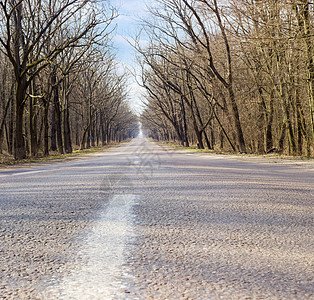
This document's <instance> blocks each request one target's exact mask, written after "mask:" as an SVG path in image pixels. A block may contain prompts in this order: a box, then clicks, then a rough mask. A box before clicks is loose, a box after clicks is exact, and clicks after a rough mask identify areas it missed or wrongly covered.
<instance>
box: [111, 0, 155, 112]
mask: <svg viewBox="0 0 314 300" xmlns="http://www.w3.org/2000/svg"><path fill="white" fill-rule="evenodd" d="M147 1H149V0H147ZM147 1H145V0H111V1H110V3H111V5H112V6H114V7H116V8H117V10H118V14H119V17H118V18H117V19H115V20H114V24H115V25H116V26H117V29H116V31H115V33H114V38H113V42H114V46H115V47H116V51H117V58H116V59H117V61H118V62H119V67H120V72H123V70H124V68H127V69H129V70H132V72H133V70H139V66H138V65H137V62H136V58H135V51H134V49H133V48H132V47H131V46H130V45H129V44H128V42H127V39H130V38H134V37H135V36H136V34H137V33H138V32H139V22H140V19H141V18H144V17H145V16H146V15H147V9H146V4H145V3H147ZM152 2H153V1H152V0H150V1H149V3H150V4H151V3H152ZM129 89H130V93H129V102H130V104H131V106H132V108H133V110H135V111H136V112H137V113H140V112H141V110H142V104H141V99H142V97H143V96H142V95H143V93H144V90H143V88H141V87H140V86H139V85H138V84H137V83H136V80H135V78H133V77H131V78H130V79H129Z"/></svg>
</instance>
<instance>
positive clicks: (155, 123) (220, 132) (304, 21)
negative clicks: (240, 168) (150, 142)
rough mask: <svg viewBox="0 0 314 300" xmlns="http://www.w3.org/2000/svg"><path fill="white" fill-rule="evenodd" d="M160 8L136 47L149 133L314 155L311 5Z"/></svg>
mask: <svg viewBox="0 0 314 300" xmlns="http://www.w3.org/2000/svg"><path fill="white" fill-rule="evenodd" d="M157 2H158V3H157V5H155V6H154V7H153V6H152V7H150V8H149V10H150V17H149V18H147V19H146V20H143V22H142V29H141V33H140V34H139V35H138V37H137V38H136V39H135V41H134V47H135V48H136V50H137V53H138V55H137V56H138V61H139V63H140V66H141V72H140V73H141V75H140V76H141V80H140V84H141V85H142V86H143V87H144V88H145V89H146V91H147V95H146V97H145V100H144V101H145V109H144V112H143V114H142V116H141V122H142V124H143V127H144V130H145V132H146V134H147V135H148V136H150V137H151V138H154V139H157V140H163V141H175V142H177V143H180V144H181V145H183V146H186V147H189V146H197V147H198V148H200V149H204V148H208V149H215V150H226V151H232V152H240V153H258V154H263V153H272V152H277V153H283V154H287V155H299V156H308V157H310V156H311V155H312V154H313V146H314V144H313V136H314V88H313V85H314V61H313V3H312V2H309V1H308V0H262V1H261V0H229V1H226V0H158V1H157ZM144 38H145V39H148V42H147V43H145V44H144V43H142V42H141V41H142V40H143V39H144Z"/></svg>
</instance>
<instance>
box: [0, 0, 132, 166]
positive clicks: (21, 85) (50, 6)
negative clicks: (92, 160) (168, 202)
mask: <svg viewBox="0 0 314 300" xmlns="http://www.w3.org/2000/svg"><path fill="white" fill-rule="evenodd" d="M108 3H109V2H108V1H100V0H99V1H98V0H92V1H90V0H89V1H87V0H63V1H60V0H49V1H48V0H28V1H26V0H3V1H0V155H1V154H2V156H1V157H2V158H3V157H5V158H6V159H7V161H10V160H12V158H14V159H15V160H24V159H27V158H30V159H32V158H36V157H48V156H49V155H50V154H60V155H63V154H70V153H72V152H73V151H74V150H75V151H76V150H78V149H80V150H84V149H89V148H91V147H100V146H104V145H107V144H110V143H112V142H120V141H123V140H125V139H128V138H131V137H134V136H135V135H136V134H137V131H138V117H137V116H136V115H135V114H134V113H133V112H132V110H131V108H130V107H129V104H128V102H127V97H128V88H127V75H126V74H120V73H118V72H117V70H118V68H119V67H118V66H117V63H116V61H115V54H114V48H113V45H112V42H111V35H112V31H113V30H114V27H113V26H112V22H113V21H114V20H115V18H116V17H117V16H118V15H117V12H116V11H115V9H113V8H112V7H110V6H109V4H108Z"/></svg>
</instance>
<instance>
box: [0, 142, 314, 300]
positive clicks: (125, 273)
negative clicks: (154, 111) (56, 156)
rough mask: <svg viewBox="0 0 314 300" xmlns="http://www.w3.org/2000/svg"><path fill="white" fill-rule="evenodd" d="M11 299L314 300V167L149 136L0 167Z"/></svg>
mask: <svg viewBox="0 0 314 300" xmlns="http://www.w3.org/2000/svg"><path fill="white" fill-rule="evenodd" d="M0 171H1V173H0V188H1V189H0V212H1V216H0V222H1V224H0V251H1V256H0V268H1V277H0V298H1V299H162V300H164V299H314V281H313V270H314V268H313V266H314V251H313V249H314V234H313V232H314V231H313V227H314V226H313V225H314V221H313V220H314V218H313V214H314V210H313V204H314V184H313V183H314V169H312V168H302V167H298V166H294V165H282V164H273V163H267V162H265V163H260V162H255V161H240V160H239V159H235V158H230V157H228V156H217V155H204V154H197V153H194V154H192V153H189V152H185V153H182V151H178V150H169V149H166V148H161V147H160V146H158V145H156V144H154V143H151V142H148V141H147V140H145V139H143V138H137V139H135V140H133V141H131V142H130V143H129V144H126V145H123V146H121V147H118V148H115V149H111V150H109V151H106V152H102V153H97V154H94V155H92V156H90V157H87V158H84V159H81V160H75V161H69V162H61V163H57V164H49V165H39V166H34V167H27V168H18V169H8V170H3V169H2V170H0Z"/></svg>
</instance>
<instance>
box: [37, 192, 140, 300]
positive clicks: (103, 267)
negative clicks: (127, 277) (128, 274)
mask: <svg viewBox="0 0 314 300" xmlns="http://www.w3.org/2000/svg"><path fill="white" fill-rule="evenodd" d="M134 201H135V195H130V194H126V195H114V196H113V198H112V199H111V201H110V203H109V205H108V207H106V209H105V210H104V211H103V212H102V213H101V215H100V218H99V219H98V220H97V221H96V222H95V224H94V226H93V228H92V229H91V231H90V233H89V234H88V237H87V238H86V240H85V242H84V243H83V245H82V247H81V250H80V251H79V252H78V253H77V255H76V258H75V260H74V261H73V262H72V265H73V269H72V270H71V273H70V275H68V276H66V277H64V278H62V279H61V280H60V283H59V284H58V285H57V286H56V285H54V286H51V287H50V288H49V290H47V291H45V295H43V296H44V298H45V299H82V300H84V299H122V298H124V297H123V296H125V289H126V288H127V287H125V286H124V283H123V276H124V274H123V269H124V267H123V265H124V263H125V260H124V250H125V246H126V244H127V241H128V239H129V238H130V237H131V236H133V233H132V219H131V208H132V205H133V203H134Z"/></svg>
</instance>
